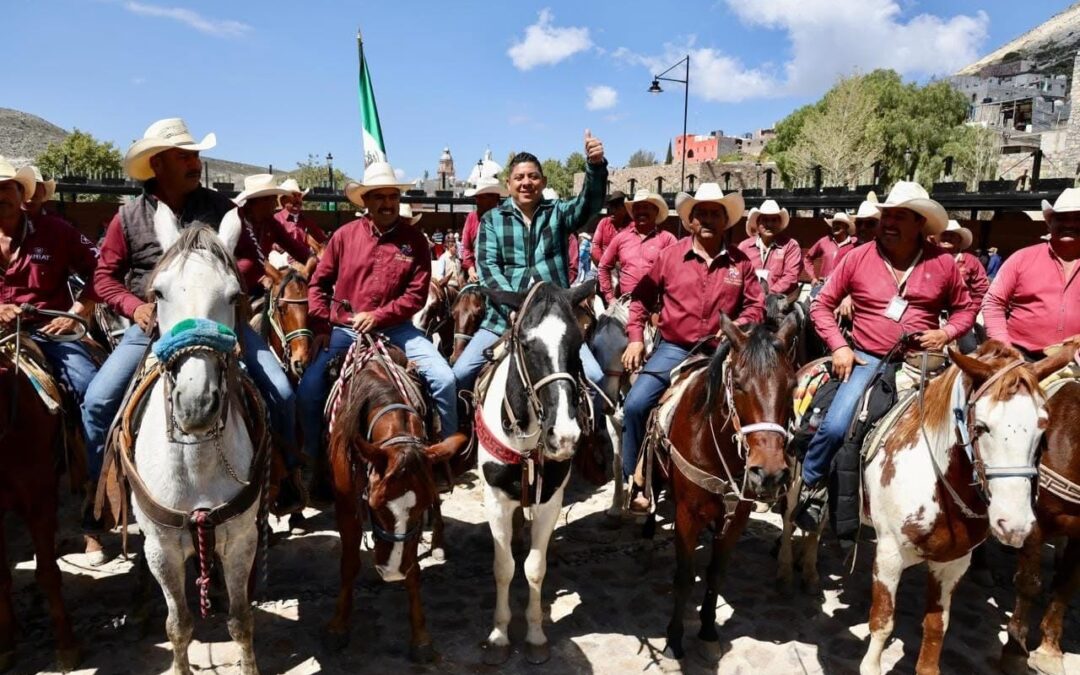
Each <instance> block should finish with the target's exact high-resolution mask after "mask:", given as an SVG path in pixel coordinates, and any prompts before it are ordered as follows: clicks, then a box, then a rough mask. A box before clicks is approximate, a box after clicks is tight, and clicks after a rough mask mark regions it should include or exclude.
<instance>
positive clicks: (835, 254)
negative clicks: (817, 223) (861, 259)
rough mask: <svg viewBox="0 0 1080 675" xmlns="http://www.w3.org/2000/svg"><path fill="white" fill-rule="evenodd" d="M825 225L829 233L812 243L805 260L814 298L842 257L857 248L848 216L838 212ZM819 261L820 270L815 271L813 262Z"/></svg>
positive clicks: (827, 219)
mask: <svg viewBox="0 0 1080 675" xmlns="http://www.w3.org/2000/svg"><path fill="white" fill-rule="evenodd" d="M825 223H826V224H827V225H828V226H829V233H828V234H827V235H825V236H824V237H822V238H821V239H818V240H817V241H816V242H814V245H813V246H811V247H810V250H808V251H807V252H806V258H805V264H806V271H807V273H808V274H809V275H810V282H811V284H812V286H813V293H812V294H813V295H815V296H816V295H817V293H818V291H819V290H821V286H822V285H823V284H824V283H825V280H826V279H828V278H829V275H830V274H832V272H833V270H835V269H836V266H837V265H839V264H840V261H841V260H843V259H844V256H846V255H847V254H848V253H851V252H852V251H853V250H855V247H856V246H858V242H857V241H856V240H855V237H854V234H855V223H853V222H851V218H849V217H848V214H846V213H844V212H843V211H838V212H837V213H835V214H833V217H832V218H826V219H825ZM819 259H820V260H821V268H820V269H817V270H815V269H814V261H815V260H819Z"/></svg>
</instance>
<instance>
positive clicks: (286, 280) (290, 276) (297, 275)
mask: <svg viewBox="0 0 1080 675" xmlns="http://www.w3.org/2000/svg"><path fill="white" fill-rule="evenodd" d="M294 281H297V282H300V283H302V284H304V285H307V283H308V278H307V277H306V276H304V274H303V273H302V272H300V270H298V269H296V268H295V267H291V266H290V267H289V269H288V271H287V272H285V274H284V275H282V277H281V281H280V282H278V287H277V297H279V298H280V297H281V296H282V295H284V294H285V289H286V288H287V287H288V286H289V284H291V283H292V282H294Z"/></svg>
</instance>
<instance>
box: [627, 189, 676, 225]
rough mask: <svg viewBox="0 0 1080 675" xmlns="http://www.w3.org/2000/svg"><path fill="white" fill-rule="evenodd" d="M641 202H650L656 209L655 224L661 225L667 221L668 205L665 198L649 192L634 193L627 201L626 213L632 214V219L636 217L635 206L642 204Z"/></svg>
mask: <svg viewBox="0 0 1080 675" xmlns="http://www.w3.org/2000/svg"><path fill="white" fill-rule="evenodd" d="M641 202H648V203H650V204H652V205H653V206H655V207H656V220H655V223H656V224H657V225H659V224H660V223H662V222H664V221H665V220H667V217H668V205H667V202H666V201H664V198H663V197H661V196H660V195H658V194H656V193H655V192H649V191H648V190H638V191H637V192H635V193H634V196H633V197H631V198H630V199H627V200H626V204H625V205H626V212H627V213H629V214H630V217H631V218H633V217H634V204H640V203H641Z"/></svg>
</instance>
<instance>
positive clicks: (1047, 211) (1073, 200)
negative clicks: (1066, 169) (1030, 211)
mask: <svg viewBox="0 0 1080 675" xmlns="http://www.w3.org/2000/svg"><path fill="white" fill-rule="evenodd" d="M1073 211H1080V188H1066V189H1065V191H1064V192H1062V193H1061V194H1060V195H1058V198H1057V199H1056V200H1054V205H1053V206H1050V202H1048V201H1046V200H1045V199H1044V200H1043V203H1042V212H1043V219H1045V220H1050V216H1052V215H1053V214H1055V213H1071V212H1073Z"/></svg>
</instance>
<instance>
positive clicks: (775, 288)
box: [739, 234, 803, 295]
mask: <svg viewBox="0 0 1080 675" xmlns="http://www.w3.org/2000/svg"><path fill="white" fill-rule="evenodd" d="M757 241H758V239H757V237H749V238H748V239H744V240H743V241H741V242H739V250H740V251H742V252H743V254H744V255H745V256H746V257H747V258H749V259H750V262H751V263H753V265H754V269H755V270H767V271H768V276H767V278H766V279H765V281H767V282H768V284H769V292H770V293H782V294H783V295H787V294H788V293H791V292H792V291H794V290H795V288H796V287H797V286H798V285H799V274H801V273H802V263H803V256H802V249H801V248H799V242H797V241H795V240H794V239H792V238H790V237H788V236H786V235H783V234H781V235H780V236H778V237H777V238H776V239H774V240H773V243H772V246H770V247H769V248H768V250H767V251H766V252H765V253H764V255H762V251H761V249H760V248H759V247H758V245H757Z"/></svg>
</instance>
